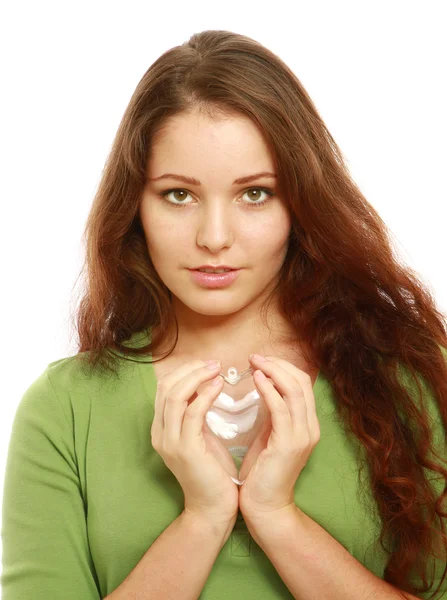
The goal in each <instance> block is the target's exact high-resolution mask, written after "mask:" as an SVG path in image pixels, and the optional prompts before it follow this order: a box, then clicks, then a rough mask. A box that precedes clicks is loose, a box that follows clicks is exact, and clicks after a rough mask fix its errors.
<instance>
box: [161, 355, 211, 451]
mask: <svg viewBox="0 0 447 600" xmlns="http://www.w3.org/2000/svg"><path fill="white" fill-rule="evenodd" d="M205 365H206V363H205V361H204V360H194V361H190V362H188V363H185V364H184V365H182V366H181V367H179V368H178V369H174V371H172V372H171V373H168V374H167V375H165V376H164V377H162V378H161V379H159V380H158V381H157V391H156V394H155V404H154V419H153V422H152V428H151V432H152V439H154V440H161V439H162V437H163V431H164V428H165V404H166V394H167V393H168V391H169V390H170V389H171V388H172V387H173V386H174V385H175V384H176V383H177V382H178V381H180V380H181V379H183V378H184V377H185V376H186V375H187V374H188V373H191V371H194V370H197V369H199V368H203V367H204V366H205Z"/></svg>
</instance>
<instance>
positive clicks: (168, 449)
mask: <svg viewBox="0 0 447 600" xmlns="http://www.w3.org/2000/svg"><path fill="white" fill-rule="evenodd" d="M161 451H162V453H163V456H166V457H167V458H174V457H175V456H176V454H177V450H176V448H174V447H173V446H172V445H171V444H170V443H169V442H167V441H166V440H163V444H162V447H161Z"/></svg>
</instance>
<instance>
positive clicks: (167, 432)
mask: <svg viewBox="0 0 447 600" xmlns="http://www.w3.org/2000/svg"><path fill="white" fill-rule="evenodd" d="M210 366H211V365H207V366H205V367H203V366H202V367H199V368H198V369H195V370H194V371H192V372H189V373H188V374H187V375H185V376H184V377H183V378H182V379H180V380H178V381H177V383H176V384H175V385H174V386H173V387H172V388H171V389H170V390H169V391H168V392H167V394H166V401H165V409H164V422H165V429H164V439H165V440H166V444H167V445H168V446H170V447H174V445H177V444H178V443H179V441H180V435H181V431H182V426H183V420H184V416H185V410H187V409H188V400H189V399H190V398H191V396H192V395H193V394H194V393H195V392H196V390H197V388H198V387H199V386H200V385H201V384H203V383H206V382H208V381H209V380H210V379H214V378H215V377H216V375H218V373H219V371H220V365H218V366H217V367H214V368H213V369H210V368H209V367H210ZM219 380H220V381H222V383H223V379H222V377H219ZM210 388H211V386H207V387H206V390H207V394H206V398H207V399H209V398H212V397H214V398H215V396H216V394H215V393H214V390H211V389H210ZM203 393H205V392H203ZM198 398H199V396H197V398H196V399H195V400H194V401H193V402H192V403H191V404H190V406H193V405H194V404H195V403H196V401H197V399H198Z"/></svg>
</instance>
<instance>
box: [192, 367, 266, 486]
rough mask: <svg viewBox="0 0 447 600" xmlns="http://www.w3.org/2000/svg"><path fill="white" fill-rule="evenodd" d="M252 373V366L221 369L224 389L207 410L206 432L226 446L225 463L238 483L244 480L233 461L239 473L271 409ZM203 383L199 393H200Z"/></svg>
mask: <svg viewBox="0 0 447 600" xmlns="http://www.w3.org/2000/svg"><path fill="white" fill-rule="evenodd" d="M252 374H253V369H252V368H251V367H250V368H249V369H246V370H245V371H242V372H241V373H238V371H237V369H236V368H234V367H230V368H229V369H228V372H227V375H225V374H224V373H220V376H221V377H222V378H223V379H224V384H223V387H222V391H221V392H220V394H219V395H218V396H217V398H216V400H215V401H214V403H213V405H212V406H211V408H210V409H209V410H208V412H207V414H206V417H205V423H204V429H205V430H206V432H207V433H209V434H210V435H212V436H214V437H215V438H216V439H217V440H218V441H219V443H220V444H221V445H222V446H223V447H224V448H226V449H227V452H228V460H226V461H224V464H223V465H222V466H224V468H225V469H226V470H227V472H228V474H229V475H230V477H231V479H232V480H233V481H234V482H235V483H236V484H238V485H242V483H243V481H241V480H240V479H239V476H238V477H237V478H235V477H233V475H232V473H233V474H234V467H233V465H236V468H237V472H238V475H239V470H240V467H241V463H242V461H243V458H244V456H245V454H246V453H247V451H248V449H249V448H250V446H251V445H252V443H253V442H254V441H255V439H256V437H257V435H258V434H259V432H260V431H261V428H262V426H263V424H264V422H265V419H266V416H267V412H268V409H267V407H266V405H265V402H264V400H263V399H262V397H261V396H260V395H259V393H258V391H257V389H256V386H255V384H254V381H253V376H252ZM202 385H205V384H202ZM201 387H202V386H199V388H198V390H197V393H200V389H201ZM221 464H222V462H221ZM230 471H231V472H232V473H231V472H230Z"/></svg>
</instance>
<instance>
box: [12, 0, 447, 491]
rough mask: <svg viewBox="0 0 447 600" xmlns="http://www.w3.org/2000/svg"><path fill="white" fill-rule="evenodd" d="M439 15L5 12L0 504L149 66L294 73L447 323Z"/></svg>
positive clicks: (346, 5) (71, 8)
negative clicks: (16, 422)
mask: <svg viewBox="0 0 447 600" xmlns="http://www.w3.org/2000/svg"><path fill="white" fill-rule="evenodd" d="M446 12H447V3H445V2H443V1H438V2H435V1H430V0H421V1H419V2H414V1H409V0H405V1H404V0H400V1H397V0H395V1H393V0H381V1H378V0H375V1H374V2H372V1H370V2H366V1H358V0H357V1H351V2H348V1H327V2H322V1H315V0H313V1H312V2H310V1H309V0H306V1H300V2H297V1H294V2H292V1H290V0H288V1H284V0H282V1H279V0H276V1H275V2H268V3H267V2H262V1H256V2H253V1H248V0H245V1H244V2H241V1H238V2H228V1H226V2H225V3H223V2H220V3H219V2H208V3H203V4H202V3H200V2H196V1H194V0H190V1H189V2H179V1H176V2H175V1H173V0H170V1H169V2H137V1H129V0H127V1H126V2H124V1H122V2H110V1H109V2H102V1H95V0H89V1H88V2H87V1H85V0H84V1H80V0H77V1H76V2H68V1H60V0H59V1H58V2H48V1H45V0H39V2H31V1H30V0H29V1H25V2H24V1H22V2H20V1H18V0H17V1H14V2H12V1H11V0H10V2H8V3H6V2H5V4H4V5H3V7H2V8H1V13H0V56H1V63H2V64H1V89H2V91H1V94H0V103H1V106H0V119H1V129H0V131H1V135H0V152H1V156H0V157H1V169H0V171H1V181H0V194H1V195H0V198H1V204H0V206H1V225H2V227H1V236H0V240H1V260H2V264H1V266H2V270H1V276H2V295H1V314H2V326H1V331H2V344H1V357H0V358H1V365H2V390H3V391H2V394H1V402H0V411H1V413H0V427H1V429H0V482H1V483H0V486H1V488H0V491H1V492H2V491H3V487H2V486H3V480H4V467H5V461H6V453H7V449H8V442H9V435H10V430H11V425H12V420H13V417H14V414H15V410H16V408H17V405H18V403H19V401H20V399H21V397H22V395H23V393H24V391H25V390H26V389H27V388H28V387H29V386H30V385H31V383H32V382H33V381H34V380H35V379H36V378H37V377H38V376H39V375H40V374H41V373H42V372H43V371H44V370H45V368H46V366H47V365H48V363H49V362H52V361H54V360H58V359H59V358H63V357H66V356H70V355H72V354H75V353H76V347H75V342H76V339H73V340H70V336H72V335H73V331H72V328H71V325H70V323H69V317H70V308H71V306H70V302H73V299H72V298H73V290H74V286H75V281H76V278H77V276H78V274H79V269H80V267H81V262H82V259H83V252H84V249H83V247H82V246H81V235H82V232H83V228H84V225H85V221H86V218H87V215H88V212H89V209H90V206H91V203H92V200H93V196H94V193H95V191H96V188H97V185H98V182H99V179H100V177H101V172H102V169H103V167H104V162H105V160H106V157H107V154H108V152H109V150H110V147H111V144H112V141H113V138H114V136H115V132H116V130H117V127H118V125H119V122H120V120H121V118H122V115H123V113H124V110H125V108H126V106H127V104H128V102H129V100H130V97H131V95H132V93H133V91H134V89H135V87H136V85H137V84H138V82H139V80H140V79H141V77H142V76H143V74H144V72H145V71H146V70H147V69H148V68H149V66H150V65H151V64H152V63H153V62H154V61H155V60H156V59H157V58H158V57H159V56H160V55H161V54H162V53H163V52H164V51H166V50H167V49H169V48H172V47H173V46H177V45H179V44H181V43H183V42H185V41H187V40H188V38H189V37H190V36H191V35H192V34H193V33H196V32H199V31H203V30H205V29H226V30H229V31H234V32H236V33H242V34H244V35H248V36H249V37H252V38H254V39H256V40H257V41H259V42H261V43H262V44H263V45H265V46H266V47H268V48H269V49H270V50H272V51H273V52H275V53H276V54H278V55H279V56H280V57H281V58H282V59H283V60H284V61H285V62H286V63H287V64H288V65H289V66H290V68H291V69H292V70H293V71H294V72H295V73H296V75H297V76H298V78H299V79H300V80H301V82H302V83H303V85H304V87H305V88H306V90H307V91H308V93H309V94H310V96H311V98H312V99H313V100H314V102H315V104H316V106H317V109H318V110H319V112H320V114H321V116H322V117H323V119H324V121H325V122H326V124H327V126H328V128H329V130H330V132H331V133H332V135H333V136H334V138H335V140H336V142H337V143H338V145H339V146H340V147H341V150H342V152H343V153H344V155H345V157H346V160H347V162H348V166H349V168H350V170H351V172H352V174H353V176H354V178H355V180H356V181H357V183H358V184H359V186H360V188H361V190H362V192H363V193H364V195H365V196H366V198H367V199H368V200H369V201H370V202H371V204H372V205H373V206H374V207H375V208H376V209H377V210H378V211H379V213H380V214H381V216H382V218H383V219H384V221H385V222H386V223H387V225H388V226H389V227H390V228H391V230H392V232H393V233H394V236H395V239H396V243H398V248H397V249H398V251H399V252H400V254H401V256H403V258H404V260H405V261H406V262H407V263H408V264H410V265H411V266H412V267H413V268H415V269H416V270H417V271H418V273H419V274H420V277H421V278H422V279H423V280H424V281H425V282H426V283H428V284H429V285H430V286H431V288H432V291H433V293H434V294H435V297H436V300H437V303H438V307H439V308H441V310H443V311H446V310H447V283H446V278H445V273H446V267H445V255H446V252H445V240H444V233H445V228H446V218H445V217H446V213H447V210H446V200H447V198H446V195H447V194H446V170H447V169H446V164H447V161H446V158H447V157H446V153H447V152H446V141H445V140H446V138H447V118H446V110H445V107H446V106H447V76H446V68H445V65H446V58H447V36H446V34H445V32H446V16H445V14H446ZM253 85H255V82H254V83H253ZM76 289H77V287H76ZM148 435H149V432H148Z"/></svg>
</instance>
